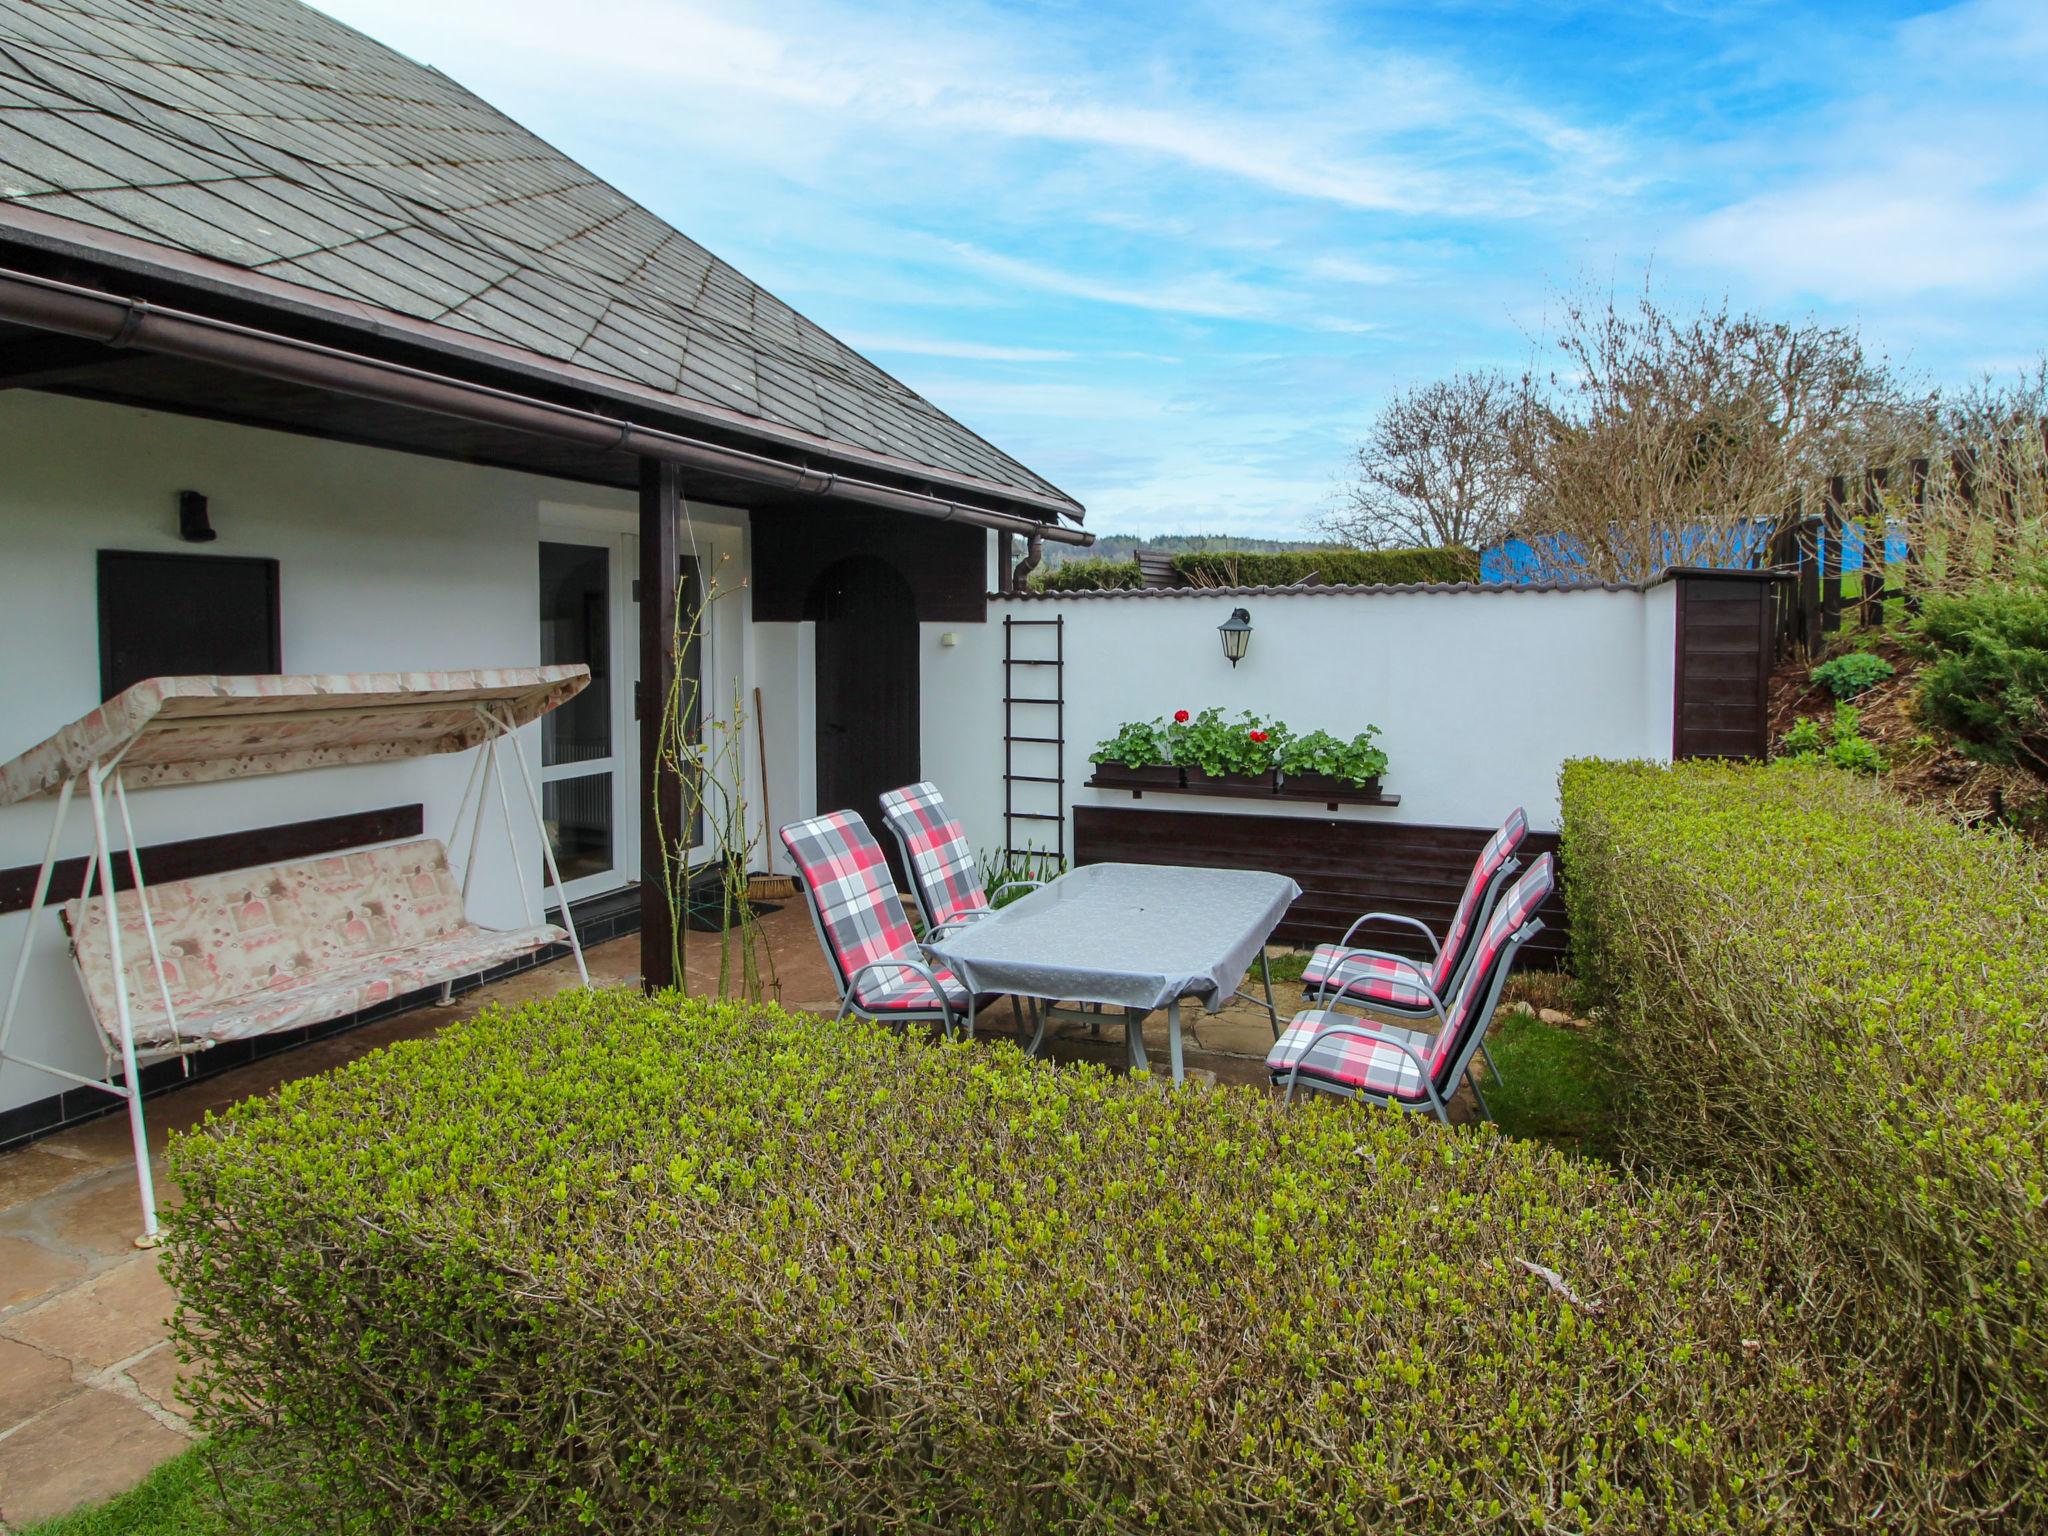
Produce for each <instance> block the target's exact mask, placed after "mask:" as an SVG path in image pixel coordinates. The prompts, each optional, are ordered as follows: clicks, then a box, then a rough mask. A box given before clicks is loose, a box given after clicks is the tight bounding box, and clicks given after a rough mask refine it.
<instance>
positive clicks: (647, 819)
mask: <svg viewBox="0 0 2048 1536" xmlns="http://www.w3.org/2000/svg"><path fill="white" fill-rule="evenodd" d="M682 575H683V554H682V486H681V482H680V480H679V478H678V476H677V473H676V466H675V465H673V464H668V463H663V462H662V461H660V460H658V459H642V460H641V461H640V582H639V586H640V687H639V698H638V701H637V703H638V707H637V709H636V711H635V712H636V714H637V715H638V717H639V720H640V785H639V794H640V808H641V813H640V984H641V986H642V987H643V988H644V989H645V990H646V991H648V992H659V991H660V990H661V989H662V988H664V987H672V986H674V985H675V984H676V980H677V977H676V928H675V913H674V911H673V910H672V909H671V908H670V906H669V893H670V891H671V890H672V889H675V888H676V887H677V885H678V884H679V883H680V882H677V881H674V880H672V879H671V874H672V872H673V871H674V868H675V865H676V861H677V860H678V859H679V858H681V857H682V855H683V853H684V852H685V851H686V850H682V849H679V848H677V847H676V846H675V837H676V832H677V829H679V828H680V827H681V826H682V824H683V781H682V777H681V775H680V773H678V771H677V764H676V754H675V753H674V752H664V751H663V750H662V747H663V742H662V739H661V738H662V716H663V712H664V711H665V709H666V708H667V701H668V699H669V697H670V696H671V694H672V693H673V692H674V690H675V687H676V668H677V666H678V664H679V660H680V659H679V658H678V657H677V655H676V644H675V641H676V625H677V613H678V606H677V605H678V604H679V602H680V601H681V590H680V589H681V585H682ZM650 812H652V813H653V814H649V813H650Z"/></svg>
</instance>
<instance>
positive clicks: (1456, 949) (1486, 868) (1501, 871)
mask: <svg viewBox="0 0 2048 1536" xmlns="http://www.w3.org/2000/svg"><path fill="white" fill-rule="evenodd" d="M1528 835H1529V818H1528V817H1527V816H1525V815H1524V814H1523V813H1522V809H1521V807H1520V806H1517V807H1516V808H1515V809H1514V811H1513V812H1512V813H1510V814H1509V816H1508V819H1507V820H1506V821H1504V822H1502V823H1501V825H1500V830H1499V831H1497V832H1495V833H1494V834H1493V836H1491V837H1489V838H1488V839H1487V840H1486V846H1485V847H1484V848H1482V849H1480V850H1479V858H1478V860H1477V861H1476V862H1475V863H1474V864H1473V866H1472V873H1471V874H1470V875H1469V876H1468V877H1467V878H1466V880H1465V889H1464V892H1463V894H1462V895H1460V896H1459V898H1458V907H1457V910H1456V911H1455V912H1454V913H1452V914H1451V925H1450V927H1449V928H1448V929H1446V930H1445V932H1444V938H1443V942H1442V943H1441V944H1439V943H1438V942H1437V937H1436V935H1435V934H1434V933H1432V932H1431V931H1430V928H1429V925H1428V924H1427V923H1425V922H1422V921H1420V920H1419V919H1416V918H1413V917H1404V916H1403V915H1402V914H1400V913H1399V912H1368V913H1366V914H1365V916H1363V917H1361V918H1360V919H1359V920H1358V921H1357V922H1355V923H1353V924H1352V925H1351V926H1350V927H1349V928H1348V929H1346V930H1345V932H1344V937H1343V939H1342V940H1341V941H1339V942H1338V943H1335V944H1318V945H1317V946H1316V950H1315V953H1314V954H1313V955H1311V956H1310V957H1309V962H1308V964H1307V966H1306V967H1304V968H1303V970H1302V973H1301V988H1302V991H1303V993H1305V994H1306V996H1307V1000H1308V1002H1309V1003H1310V1005H1311V1006H1313V1007H1317V1008H1320V1007H1322V1006H1323V1005H1324V1004H1325V1003H1326V1002H1328V1001H1331V1000H1333V999H1334V1000H1335V1001H1337V1002H1345V1003H1357V1004H1360V1005H1362V1006H1366V1007H1369V1008H1371V1009H1372V1010H1373V1011H1374V1012H1375V1013H1387V1014H1392V1015H1395V1016H1397V1017H1403V1018H1414V1019H1426V1018H1429V1017H1431V1016H1433V1015H1434V1014H1435V1013H1437V1012H1439V1011H1441V1007H1442V1003H1441V1000H1442V999H1443V998H1446V997H1449V996H1450V995H1451V993H1452V992H1453V991H1455V990H1456V988H1457V986H1458V983H1459V982H1460V981H1461V980H1462V979H1463V978H1464V974H1465V970H1466V967H1467V966H1468V965H1469V964H1470V962H1471V959H1472V953H1473V946H1472V945H1471V944H1470V943H1469V942H1468V940H1470V938H1471V937H1472V935H1474V934H1476V933H1478V932H1480V931H1481V930H1482V929H1484V928H1485V926H1486V921H1487V918H1488V917H1489V916H1491V915H1492V912H1493V904H1494V901H1495V899H1496V898H1497V897H1498V896H1499V894H1500V890H1501V887H1502V886H1503V885H1505V884H1506V883H1507V881H1508V879H1509V878H1510V877H1511V876H1512V875H1513V874H1514V873H1515V871H1516V870H1518V869H1520V868H1521V867H1522V865H1521V860H1519V859H1518V858H1516V857H1515V853H1516V850H1518V849H1519V848H1520V847H1521V846H1522V839H1523V838H1525V837H1527V836H1528ZM1368 923H1398V924H1402V925H1404V926H1406V927H1409V928H1413V929H1415V930H1416V931H1417V932H1419V933H1420V934H1421V935H1422V936H1423V938H1425V939H1427V940H1428V941H1429V950H1430V958H1429V960H1428V961H1427V962H1425V963H1421V964H1418V963H1417V962H1415V961H1413V960H1410V959H1408V958H1406V957H1405V956H1402V955H1395V954H1389V953H1388V952H1386V951H1385V950H1379V949H1364V948H1358V947H1355V946H1353V944H1352V942H1351V940H1352V938H1353V936H1354V935H1355V934H1357V932H1358V930H1359V929H1361V928H1363V927H1364V926H1365V925H1366V924H1368ZM1488 1065H1491V1063H1490V1062H1489V1063H1488Z"/></svg>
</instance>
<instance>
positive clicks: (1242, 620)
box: [1216, 608, 1252, 667]
mask: <svg viewBox="0 0 2048 1536" xmlns="http://www.w3.org/2000/svg"><path fill="white" fill-rule="evenodd" d="M1216 633H1217V634H1219V635H1221V636H1222V637H1223V654H1224V655H1226V656H1228V657H1229V658H1230V664H1231V665H1232V666H1233V667H1234V666H1236V665H1237V664H1238V663H1239V662H1240V661H1243V660H1244V653H1245V652H1246V651H1247V650H1248V649H1250V647H1251V643H1252V616H1251V613H1250V611H1249V610H1248V609H1244V608H1233V609H1232V610H1231V612H1230V617H1229V618H1227V619H1225V620H1224V621H1223V622H1222V623H1221V624H1218V625H1217V626H1216Z"/></svg>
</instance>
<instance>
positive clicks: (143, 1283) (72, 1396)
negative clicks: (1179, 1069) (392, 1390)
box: [0, 902, 1294, 1533]
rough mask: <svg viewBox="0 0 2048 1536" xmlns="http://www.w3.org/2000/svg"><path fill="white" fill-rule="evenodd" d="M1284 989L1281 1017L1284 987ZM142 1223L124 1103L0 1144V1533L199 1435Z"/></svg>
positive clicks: (779, 969)
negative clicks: (138, 1236)
mask: <svg viewBox="0 0 2048 1536" xmlns="http://www.w3.org/2000/svg"><path fill="white" fill-rule="evenodd" d="M761 926H762V931H763V933H764V935H765V936H766V938H767V940H768V945H769V953H770V955H771V957H772V959H773V967H774V972H775V977H776V981H777V984H778V986H777V991H778V993H779V997H780V999H781V1001H782V1002H783V1003H784V1005H785V1006H787V1007H790V1008H794V1009H800V1010H806V1011H812V1012H827V1013H829V1012H832V1011H835V1010H836V1008H837V1001H836V992H835V989H834V987H833V984H832V979H831V975H830V972H829V971H828V970H827V968H826V965H825V962H824V959H823V956H822V955H821V954H820V952H819V949H818V943H817V939H816V937H815V935H814V934H813V932H812V929H811V924H810V919H809V917H808V916H807V915H806V913H805V911H804V909H803V907H802V905H801V903H799V902H792V903H790V904H788V905H787V906H785V907H784V908H783V909H782V910H781V911H779V912H775V913H771V914H768V915H766V916H765V917H763V919H762V923H761ZM639 958H640V957H639V940H638V939H637V938H636V937H628V938H623V939H618V940H615V941H613V942H612V943H609V944H604V945H600V946H598V947H597V948H595V949H592V950H591V951H590V952H589V955H588V961H589V965H590V973H591V981H592V984H593V985H597V986H625V985H637V984H638V982H639V979H640V978H639ZM716 958H717V957H716V952H715V941H713V940H709V939H706V938H703V937H702V936H698V935H692V938H691V946H690V949H689V952H688V967H689V970H690V973H691V976H692V980H693V984H694V986H695V987H696V988H697V989H698V990H712V989H713V988H714V986H715V977H714V975H713V974H712V973H713V971H714V968H715V966H716ZM575 981H576V971H575V967H574V965H573V964H572V963H571V962H569V961H566V960H563V961H557V962H555V963H553V964H550V965H546V966H541V967H539V968H537V969H534V970H531V971H526V972H523V973H521V974H519V975H516V976H512V977H509V978H507V979H505V980H503V981H500V982H496V983H493V984H492V985H490V986H488V987H482V988H479V989H477V990H475V991H473V992H470V993H468V994H466V995H464V996H463V997H460V998H458V999H457V1000H456V1002H455V1004H454V1005H453V1006H452V1007H449V1008H434V1007H427V1008H421V1009H417V1010H415V1011H414V1012H411V1013H407V1014H401V1015H399V1016H397V1017H395V1018H391V1019H386V1020H382V1021H380V1022H378V1023H375V1024H370V1025H366V1026H364V1027H362V1028H360V1029H356V1030H352V1031H350V1032H349V1033H347V1034H345V1035H338V1036H335V1037H332V1038H330V1039H327V1040H322V1041H317V1042H315V1043H313V1044H311V1045H307V1046H304V1047H301V1048H300V1049H297V1050H293V1051H289V1052H285V1053H282V1054H280V1055H277V1056H273V1057H270V1058H269V1059H267V1060H265V1061H260V1062H255V1063H252V1064H251V1065H249V1066H246V1067H240V1068H236V1069H234V1070H233V1071H229V1072H224V1073H222V1074H220V1075H219V1076H217V1077H213V1078H208V1079H206V1080H204V1081H201V1082H196V1083H193V1084H190V1085H189V1086H185V1087H181V1088H178V1089H175V1090H172V1091H170V1092H168V1093H164V1094H161V1095H159V1096H157V1097H155V1098H152V1099H151V1100H150V1101H149V1144H150V1151H151V1154H152V1159H153V1161H156V1160H159V1159H161V1156H162V1153H163V1148H164V1145H165V1143H166V1142H167V1141H168V1139H169V1137H170V1135H171V1133H172V1132H174V1131H180V1130H186V1129H189V1128H190V1127H192V1126H193V1125H196V1124H198V1123H199V1122H200V1121H201V1120H203V1119H204V1118H205V1116H206V1114H207V1112H208V1111H209V1110H217V1109H221V1108H224V1107H226V1106H227V1105H230V1104H233V1103H236V1102H237V1101H239V1100H241V1099H245V1098H248V1097H250V1096H252V1095H255V1094H259V1093H268V1092H270V1091H271V1090H273V1089H274V1088H276V1087H277V1086H278V1085H279V1084H281V1083H284V1082H288V1081H291V1080H292V1079H295V1078H300V1077H306V1076H309V1075H311V1074H313V1073H316V1072H326V1071H330V1070H332V1069H333V1068H336V1067H339V1066H342V1065H345V1064H346V1063H348V1062H350V1061H353V1060H355V1059H356V1058H358V1057H360V1056H363V1055H365V1054H367V1053H368V1052H370V1051H373V1050H375V1049H377V1048H379V1047H381V1046H384V1045H388V1044H391V1043H392V1042H394V1041H398V1040H409V1039H416V1038H419V1037H422V1036H426V1035H430V1034H433V1033H434V1032H435V1031H436V1030H438V1029H440V1028H442V1027H443V1026H445V1025H447V1024H449V1023H451V1022H454V1021H456V1020H459V1019H464V1018H467V1017H470V1016H471V1015H473V1014H474V1013H476V1012H477V1011H478V1010H479V1009H481V1008H482V1007H484V1006H485V1005H487V1004H491V1003H496V1004H501V1005H504V1006H508V1007H510V1006H517V1005H518V1004H520V1003H523V1002H527V1001H530V1000H532V999H534V998H539V997H545V996H548V995H550V994H552V993H555V992H558V991H562V990H564V989H566V988H568V987H570V986H572V985H574V984H575ZM1276 990H1278V991H1279V994H1280V1006H1281V1009H1282V1013H1283V1017H1284V1015H1285V1012H1286V1010H1287V1009H1288V1008H1289V1006H1290V1003H1291V999H1292V997H1293V995H1294V994H1293V991H1292V989H1287V988H1280V989H1276ZM1013 1029H1014V1027H1013V1025H1012V1023H1011V1012H1010V1008H1009V1005H1008V1004H1006V1003H1005V1004H1000V1005H998V1006H997V1007H996V1009H994V1010H993V1012H992V1013H991V1015H990V1016H989V1017H988V1018H986V1019H984V1020H983V1021H982V1025H981V1030H982V1032H983V1033H985V1034H987V1035H989V1036H992V1037H996V1038H1010V1037H1011V1036H1012V1034H1013ZM1187 1035H1188V1049H1187V1062H1188V1069H1189V1076H1190V1077H1191V1078H1193V1079H1195V1080H1197V1081H1200V1082H1211V1083H1213V1082H1232V1083H1245V1084H1262V1083H1264V1081H1265V1074H1264V1072H1263V1071H1262V1070H1261V1067H1260V1063H1261V1061H1262V1060H1263V1058H1264V1055H1265V1052H1266V1049H1267V1047H1268V1046H1269V1045H1270V1044H1271V1043H1272V1031H1271V1028H1270V1026H1269V1025H1268V1023H1267V1020H1266V1016H1265V1013H1264V1011H1263V1010H1261V1009H1257V1008H1253V1007H1250V1006H1249V1005H1245V1004H1238V1005H1235V1006H1233V1007H1231V1008H1229V1009H1226V1010H1225V1011H1224V1012H1223V1013H1222V1014H1220V1015H1217V1016H1214V1017H1211V1016H1209V1015H1206V1014H1203V1013H1202V1012H1201V1011H1200V1009H1199V1008H1192V1007H1191V1008H1190V1009H1189V1010H1188V1013H1187ZM1051 1038H1052V1045H1051V1055H1052V1056H1053V1057H1054V1059H1056V1060H1065V1061H1078V1060H1091V1061H1099V1062H1102V1063H1105V1064H1107V1065H1111V1066H1120V1065H1122V1063H1123V1061H1124V1050H1125V1047H1124V1041H1123V1025H1122V1023H1121V1020H1113V1021H1110V1022H1105V1023H1103V1024H1102V1025H1101V1027H1100V1030H1099V1032H1097V1031H1096V1030H1095V1029H1093V1028H1092V1027H1091V1025H1090V1023H1089V1022H1088V1021H1086V1020H1081V1019H1069V1020H1067V1021H1065V1022H1061V1023H1059V1024H1057V1025H1056V1027H1055V1028H1054V1030H1053V1031H1052V1035H1051ZM1145 1039H1146V1046H1147V1049H1148V1051H1150V1052H1151V1054H1152V1057H1153V1065H1154V1070H1155V1071H1159V1070H1163V1064H1164V1057H1165V1050H1166V1023H1165V1019H1164V1016H1163V1015H1161V1016H1159V1017H1157V1018H1155V1019H1154V1021H1153V1022H1152V1023H1151V1024H1150V1025H1149V1026H1148V1027H1147V1029H1146V1032H1145ZM157 1188H158V1190H159V1191H160V1192H161V1198H162V1201H163V1203H164V1204H165V1205H166V1206H169V1205H174V1204H175V1203H176V1202H177V1199H178V1192H177V1189H176V1188H175V1186H173V1185H172V1184H171V1183H170V1182H169V1180H168V1179H167V1178H165V1177H164V1175H163V1173H162V1172H161V1167H160V1164H159V1171H158V1179H157ZM137 1230H139V1221H138V1215H137V1208H136V1197H135V1181H134V1174H133V1171H132V1170H131V1169H130V1168H129V1166H128V1130H127V1120H126V1118H125V1117H124V1116H119V1115H110V1116H108V1117H106V1118H104V1119H101V1120H96V1121H93V1122H92V1123H90V1124H87V1125H83V1126H78V1127H74V1128H73V1129H71V1130H68V1131H64V1132H60V1133H59V1134H57V1135H54V1136H51V1137H48V1138H46V1139H44V1140H42V1141H39V1142H36V1143H33V1144H32V1145H30V1146H27V1147H24V1148H20V1149H18V1150H15V1151H12V1152H7V1153H0V1533H5V1532H8V1531H11V1530H15V1529H18V1528H20V1527H21V1526H23V1525H26V1524H30V1523H33V1522H35V1521H38V1520H43V1519H47V1518H49V1517H50V1516H52V1515H58V1514H63V1513H65V1512H67V1511H69V1510H72V1509H75V1508H78V1507H80V1506H82V1505H88V1504H93V1503H97V1502H99V1501H101V1500H104V1499H107V1498H110V1497H112V1496H113V1495H114V1494H117V1493H120V1492H123V1491H124V1490H126V1489H128V1488H131V1487H133V1486H134V1485H135V1484H136V1483H137V1482H139V1481H141V1479H142V1478H143V1476H144V1475H146V1474H147V1473H148V1472H149V1471H150V1469H152V1468H153V1467H155V1466H157V1465H158V1464H159V1463H161V1462H163V1461H166V1460H168V1459H169V1458H171V1457H172V1456H175V1455H176V1454H177V1453H178V1452H179V1451H181V1450H183V1449H184V1448H185V1447H186V1446H187V1445H188V1444H189V1443H190V1442H191V1439H192V1437H193V1432H192V1429H191V1427H190V1424H189V1422H188V1415H187V1412H186V1410H185V1408H184V1406H183V1404H182V1403H181V1402H180V1400H179V1397H178V1385H179V1381H180V1376H181V1367H180V1365H179V1363H178V1361H177V1358H176V1356H175V1353H174V1352H173V1349H172V1346H171V1345H170V1343H169V1342H168V1319H169V1314H170V1311H171V1306H172V1295H171V1291H170V1288H169V1287H168V1286H167V1285H166V1284H165V1283H164V1282H163V1280H162V1279H161V1278H160V1277H159V1275H158V1273H157V1254H156V1253H154V1252H142V1251H138V1250H137V1249H136V1248H135V1247H134V1244H133V1238H134V1235H135V1233H136V1231H137Z"/></svg>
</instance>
